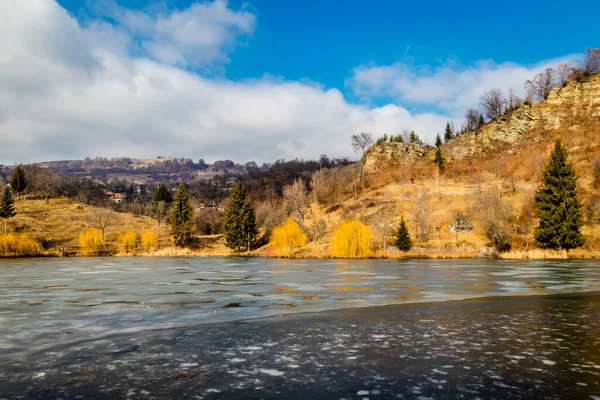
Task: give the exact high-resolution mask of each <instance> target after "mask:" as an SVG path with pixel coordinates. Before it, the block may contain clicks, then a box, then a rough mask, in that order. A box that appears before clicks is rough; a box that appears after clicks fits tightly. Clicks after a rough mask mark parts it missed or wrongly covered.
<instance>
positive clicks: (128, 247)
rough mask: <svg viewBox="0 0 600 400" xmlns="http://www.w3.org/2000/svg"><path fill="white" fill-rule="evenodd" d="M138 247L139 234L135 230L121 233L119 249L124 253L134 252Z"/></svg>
mask: <svg viewBox="0 0 600 400" xmlns="http://www.w3.org/2000/svg"><path fill="white" fill-rule="evenodd" d="M136 248H137V235H136V233H135V232H127V233H121V234H120V235H119V251H120V252H121V253H123V254H127V253H133V252H134V251H135V249H136Z"/></svg>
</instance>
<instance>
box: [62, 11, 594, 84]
mask: <svg viewBox="0 0 600 400" xmlns="http://www.w3.org/2000/svg"><path fill="white" fill-rule="evenodd" d="M59 3H60V4H62V5H63V6H64V7H65V8H66V9H68V10H69V11H70V12H72V13H73V14H74V15H76V16H78V17H80V18H81V19H82V20H85V19H86V18H88V17H89V16H93V15H94V12H93V10H91V9H93V6H90V5H91V4H93V3H92V2H90V1H87V2H85V1H81V0H59ZM82 3H83V4H82ZM118 3H119V4H120V5H121V6H123V7H126V8H131V9H142V10H143V9H152V8H153V7H160V8H161V9H164V8H168V9H185V8H187V7H189V6H190V5H191V4H192V3H194V1H190V0H174V1H167V2H164V1H163V2H157V1H148V0H121V1H119V2H118ZM228 4H229V7H230V8H232V9H240V8H242V7H246V9H249V10H251V11H253V12H254V13H255V15H256V29H255V31H254V34H253V35H252V37H251V38H250V39H249V40H248V41H247V43H246V44H245V45H244V46H240V47H237V48H236V49H235V51H234V52H232V54H231V55H230V59H231V62H230V63H229V64H228V65H227V66H226V70H225V76H226V77H227V78H230V79H244V78H257V77H260V76H262V75H263V74H272V75H276V76H282V77H285V78H286V79H291V80H299V79H310V80H313V81H315V82H320V83H322V84H324V85H326V86H328V87H337V88H343V87H344V82H345V79H346V77H347V75H348V74H349V72H350V71H351V70H352V69H353V68H354V67H356V66H358V65H363V64H368V63H375V64H391V63H393V62H395V61H397V60H407V61H410V62H413V63H415V64H417V65H419V64H427V65H435V64H439V63H440V62H443V61H445V60H448V59H455V60H457V61H459V62H461V63H463V64H467V65H468V64H471V63H474V62H476V61H478V60H482V59H493V60H494V61H496V62H499V63H500V62H505V61H512V62H517V63H523V64H526V65H527V64H535V63H537V62H539V61H541V60H545V59H551V58H555V57H558V56H561V55H564V54H572V53H581V52H582V49H584V48H585V47H589V46H591V45H593V44H594V43H593V42H596V43H597V42H598V41H599V40H600V33H598V30H597V24H598V18H600V2H597V1H579V2H577V6H574V4H575V3H574V2H573V1H564V0H560V1H552V2H551V4H549V2H548V1H547V0H544V1H541V0H530V1H505V2H501V3H497V4H499V7H498V6H496V3H493V2H481V1H456V2H455V1H427V2H414V1H410V2H406V1H394V0H375V1H372V2H365V1H364V0H360V1H359V0H344V1H331V0H330V1H323V0H303V1H281V0H255V1H239V0H236V1H229V2H228ZM583 10H585V12H583Z"/></svg>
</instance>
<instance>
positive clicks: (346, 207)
mask: <svg viewBox="0 0 600 400" xmlns="http://www.w3.org/2000/svg"><path fill="white" fill-rule="evenodd" d="M555 139H560V140H561V141H562V142H563V144H564V145H565V147H566V148H567V150H568V154H569V158H570V161H571V162H573V164H574V166H575V168H576V171H577V174H578V178H579V182H578V183H579V186H578V195H579V197H580V200H581V201H582V203H583V205H584V211H585V214H586V217H587V220H588V224H587V225H586V226H585V227H584V228H583V233H584V234H585V235H586V238H587V240H586V245H585V246H584V248H583V250H577V251H572V252H571V255H579V256H584V255H585V256H590V257H598V256H599V255H600V226H599V224H598V222H600V219H598V215H600V200H599V198H600V194H599V191H598V189H596V188H594V187H593V177H592V165H593V163H594V162H595V161H596V160H598V159H599V158H600V75H599V74H596V75H593V76H591V77H589V79H588V80H586V81H584V82H575V81H570V82H568V83H567V84H566V85H565V86H564V87H557V88H555V89H554V90H553V91H552V92H551V93H550V95H549V96H548V99H547V100H546V101H542V102H540V103H537V104H533V105H526V104H523V105H521V106H520V107H519V108H518V109H516V110H514V111H513V113H512V115H508V114H504V115H502V116H501V117H500V118H499V119H498V121H492V122H489V123H487V124H485V125H484V126H482V127H481V128H480V129H479V131H478V132H474V131H471V132H466V133H464V134H462V135H460V136H458V137H456V138H454V139H452V140H450V141H448V142H447V143H444V144H443V145H442V147H441V148H442V153H443V154H444V157H445V159H446V172H445V173H444V174H442V175H441V176H439V179H436V168H435V166H434V164H433V158H434V154H435V151H436V149H435V148H434V147H431V146H422V147H419V146H416V145H413V144H404V143H389V142H387V143H383V144H380V145H375V146H373V147H371V148H370V149H369V150H368V151H367V154H366V157H365V169H366V170H367V174H368V178H369V186H370V187H369V188H368V189H367V190H366V191H365V192H364V193H362V194H359V195H357V196H353V197H350V198H348V199H346V200H344V201H343V202H342V203H341V204H339V206H337V207H329V211H330V212H326V209H327V207H323V206H319V205H316V204H313V205H312V206H311V208H310V209H309V211H308V213H307V215H308V217H307V219H306V221H307V224H309V225H310V224H311V223H314V221H316V220H318V219H326V220H327V221H328V224H329V225H330V226H335V225H336V224H337V223H338V221H340V220H341V219H343V218H358V219H360V220H361V221H363V222H365V223H367V224H369V225H371V226H372V227H374V233H375V236H376V242H377V243H378V245H379V246H380V248H383V246H384V238H385V242H386V243H385V244H387V245H389V244H390V242H391V240H392V233H393V229H394V228H395V227H396V226H397V224H398V222H399V220H400V217H401V216H404V217H405V219H406V220H407V222H408V224H409V227H410V229H411V232H412V234H413V236H415V239H416V240H415V242H416V243H415V244H416V246H417V247H418V249H417V250H418V251H421V252H422V253H423V254H424V255H427V254H429V255H436V254H437V255H442V256H455V255H456V253H457V252H459V253H460V252H464V254H465V255H473V254H479V253H481V252H482V251H483V254H485V253H486V252H487V251H489V250H488V249H486V248H487V247H488V246H490V245H491V244H490V241H489V240H488V238H487V237H486V234H485V229H486V222H487V221H489V220H490V218H494V216H492V215H491V214H493V213H498V212H501V213H504V214H506V215H507V216H506V221H507V222H506V225H507V227H506V229H507V230H508V231H509V233H510V235H511V238H512V248H513V250H515V251H514V252H513V253H512V255H511V254H508V255H505V256H506V257H511V256H516V257H520V256H527V254H524V253H522V252H521V250H523V249H526V248H527V249H533V248H534V244H533V228H534V227H535V226H536V225H537V220H536V219H535V216H534V212H533V195H534V193H535V190H536V188H537V186H538V183H539V179H540V177H541V174H542V172H543V168H544V165H545V163H546V161H547V158H548V156H549V154H550V151H551V149H552V147H553V145H554V141H555ZM334 208H335V211H332V209H334ZM458 212H460V213H461V214H462V215H465V216H466V217H467V219H468V220H469V222H470V223H471V224H472V226H473V228H472V231H468V230H466V231H465V232H460V233H459V234H458V235H456V233H455V232H453V231H452V230H451V227H450V224H451V223H452V222H453V221H454V220H455V219H456V218H455V217H456V215H457V213H458ZM382 224H383V225H382ZM378 227H379V228H380V229H378ZM423 231H426V232H423ZM482 249H483V250H482ZM312 251H315V250H314V249H313V250H312ZM306 252H307V253H311V251H310V250H307V251H306ZM549 253H551V252H546V255H548V254H549ZM379 254H380V255H384V256H387V255H389V254H390V253H383V252H380V253H379ZM397 255H399V254H397ZM411 255H413V256H414V255H415V254H412V253H411ZM529 255H530V256H533V252H530V253H529ZM550 255H551V254H550ZM554 255H558V256H564V255H565V254H554ZM541 256H543V254H542V255H541Z"/></svg>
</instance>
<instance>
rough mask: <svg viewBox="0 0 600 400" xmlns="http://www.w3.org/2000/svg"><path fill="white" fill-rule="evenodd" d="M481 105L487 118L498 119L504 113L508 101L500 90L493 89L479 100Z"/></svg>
mask: <svg viewBox="0 0 600 400" xmlns="http://www.w3.org/2000/svg"><path fill="white" fill-rule="evenodd" d="M479 104H480V105H481V108H482V109H483V112H484V113H485V116H486V117H488V118H489V119H498V117H500V116H501V115H502V112H503V111H504V106H505V105H506V100H505V99H504V96H503V95H502V92H501V91H500V89H492V90H489V91H487V92H485V93H484V94H483V95H482V96H481V97H480V98H479Z"/></svg>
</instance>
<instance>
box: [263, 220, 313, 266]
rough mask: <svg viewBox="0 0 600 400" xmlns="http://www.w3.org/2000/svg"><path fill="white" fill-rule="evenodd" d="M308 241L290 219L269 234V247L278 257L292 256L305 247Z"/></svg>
mask: <svg viewBox="0 0 600 400" xmlns="http://www.w3.org/2000/svg"><path fill="white" fill-rule="evenodd" d="M307 242H308V240H307V239H306V235H305V234H304V232H303V231H302V229H301V228H300V226H299V225H298V223H297V222H296V221H294V220H292V219H288V220H287V221H285V223H284V224H283V225H280V226H278V227H277V228H275V229H274V230H273V233H272V234H271V242H270V244H271V247H272V248H273V249H274V250H275V251H277V255H278V256H280V257H281V256H285V255H289V254H290V253H291V255H294V253H295V252H296V251H297V250H298V249H299V248H301V247H304V246H306V243H307Z"/></svg>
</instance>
